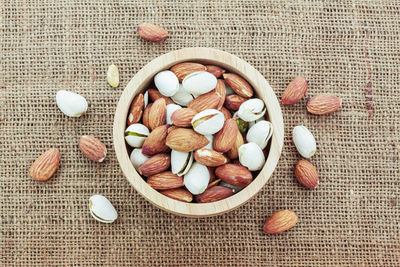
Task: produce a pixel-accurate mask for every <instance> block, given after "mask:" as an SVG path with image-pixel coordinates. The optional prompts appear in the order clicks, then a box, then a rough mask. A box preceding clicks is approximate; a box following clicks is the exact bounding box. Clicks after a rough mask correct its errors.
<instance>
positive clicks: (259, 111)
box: [237, 98, 266, 121]
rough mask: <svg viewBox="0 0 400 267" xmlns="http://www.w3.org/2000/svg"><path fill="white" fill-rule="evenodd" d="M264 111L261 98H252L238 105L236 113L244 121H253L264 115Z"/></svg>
mask: <svg viewBox="0 0 400 267" xmlns="http://www.w3.org/2000/svg"><path fill="white" fill-rule="evenodd" d="M265 111H266V108H265V105H264V102H263V101H262V100H261V99H258V98H252V99H249V100H246V101H245V102H243V103H242V104H241V105H240V107H239V110H238V113H237V114H238V116H239V118H241V119H242V120H244V121H255V120H258V119H259V118H261V117H262V116H264V114H265Z"/></svg>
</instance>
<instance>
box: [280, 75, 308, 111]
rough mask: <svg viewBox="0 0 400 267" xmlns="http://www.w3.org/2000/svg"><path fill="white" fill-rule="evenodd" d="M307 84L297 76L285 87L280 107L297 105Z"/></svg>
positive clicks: (305, 90) (302, 78)
mask: <svg viewBox="0 0 400 267" xmlns="http://www.w3.org/2000/svg"><path fill="white" fill-rule="evenodd" d="M307 89H308V82H307V80H306V79H305V78H304V77H301V76H298V77H296V78H294V79H293V81H291V82H290V83H289V85H288V86H287V88H286V90H285V92H283V95H282V105H293V104H294V103H297V102H298V101H299V100H300V99H301V98H302V97H303V96H304V95H305V94H306V92H307Z"/></svg>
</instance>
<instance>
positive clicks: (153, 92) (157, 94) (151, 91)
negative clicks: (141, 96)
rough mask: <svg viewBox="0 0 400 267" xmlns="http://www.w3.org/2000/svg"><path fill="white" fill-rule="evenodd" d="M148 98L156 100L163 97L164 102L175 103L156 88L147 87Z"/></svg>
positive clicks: (167, 103)
mask: <svg viewBox="0 0 400 267" xmlns="http://www.w3.org/2000/svg"><path fill="white" fill-rule="evenodd" d="M147 92H148V94H149V97H150V100H151V101H153V102H156V101H157V100H158V99H160V98H163V99H164V100H165V104H166V105H169V104H175V102H174V101H172V99H171V98H169V97H166V96H164V95H162V94H161V93H160V92H159V91H158V90H156V89H149V90H147Z"/></svg>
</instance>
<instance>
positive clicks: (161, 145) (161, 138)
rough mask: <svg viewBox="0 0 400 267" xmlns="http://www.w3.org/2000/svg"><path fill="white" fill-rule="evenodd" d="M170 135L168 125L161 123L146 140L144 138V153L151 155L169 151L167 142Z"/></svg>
mask: <svg viewBox="0 0 400 267" xmlns="http://www.w3.org/2000/svg"><path fill="white" fill-rule="evenodd" d="M167 135H168V125H167V124H165V125H161V126H158V127H157V128H155V129H154V130H153V131H152V132H151V133H150V134H149V136H147V138H146V140H144V143H143V146H142V153H143V155H147V156H151V155H154V154H157V153H160V152H166V151H168V149H169V148H168V147H167V145H166V144H165V142H166V139H167Z"/></svg>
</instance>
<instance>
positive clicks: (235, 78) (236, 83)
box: [222, 73, 253, 98]
mask: <svg viewBox="0 0 400 267" xmlns="http://www.w3.org/2000/svg"><path fill="white" fill-rule="evenodd" d="M222 76H223V77H224V79H225V82H226V83H227V84H228V85H229V86H230V87H231V88H232V90H233V91H235V93H236V94H238V95H240V96H243V97H245V98H250V97H252V96H253V87H251V85H250V84H249V83H248V82H247V81H246V80H245V79H243V78H242V77H240V76H239V75H237V74H234V73H225V74H223V75H222Z"/></svg>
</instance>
